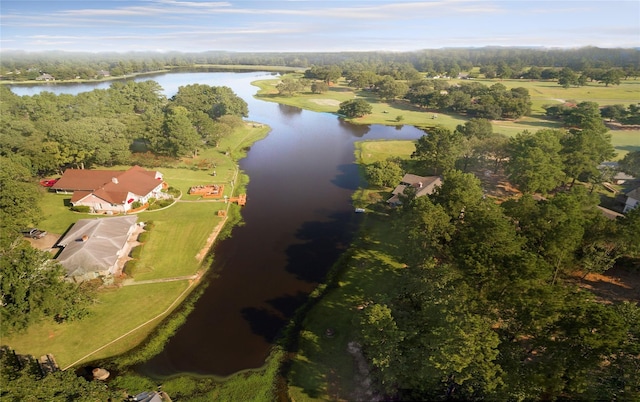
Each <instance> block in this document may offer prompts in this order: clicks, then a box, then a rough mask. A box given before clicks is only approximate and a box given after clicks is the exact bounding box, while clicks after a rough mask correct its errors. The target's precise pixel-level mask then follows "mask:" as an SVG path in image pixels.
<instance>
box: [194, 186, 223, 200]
mask: <svg viewBox="0 0 640 402" xmlns="http://www.w3.org/2000/svg"><path fill="white" fill-rule="evenodd" d="M189 194H191V195H201V196H202V198H222V196H223V195H224V185H222V184H208V185H204V186H193V187H191V188H190V189H189Z"/></svg>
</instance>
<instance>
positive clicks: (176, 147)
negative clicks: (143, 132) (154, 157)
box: [163, 106, 202, 157]
mask: <svg viewBox="0 0 640 402" xmlns="http://www.w3.org/2000/svg"><path fill="white" fill-rule="evenodd" d="M188 113H189V112H188V111H187V109H185V108H184V107H182V106H176V107H172V108H170V109H169V110H167V112H166V115H165V121H164V126H163V132H164V141H165V143H164V147H165V148H164V149H165V150H166V152H167V153H168V154H169V155H171V156H177V157H180V156H185V155H191V156H193V157H195V156H196V155H197V152H198V151H197V148H198V146H199V145H201V144H202V141H201V139H200V136H199V135H198V132H197V131H196V129H195V128H194V127H193V126H192V125H191V120H190V119H189V117H188Z"/></svg>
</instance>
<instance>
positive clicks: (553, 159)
mask: <svg viewBox="0 0 640 402" xmlns="http://www.w3.org/2000/svg"><path fill="white" fill-rule="evenodd" d="M561 136H562V132H561V131H557V130H539V131H537V132H536V133H535V134H531V133H530V132H528V131H523V132H521V133H519V134H517V135H516V136H515V137H513V138H511V139H510V140H509V145H508V154H509V161H508V162H507V166H506V172H507V174H508V175H509V180H511V182H512V183H514V184H515V185H516V186H518V188H519V189H520V190H521V191H522V192H524V193H533V192H537V191H540V192H542V193H546V192H548V191H550V190H552V189H554V188H556V187H557V186H558V185H559V184H560V182H561V181H562V179H563V178H564V173H563V172H562V158H561V156H560V150H561V149H562V148H561V145H560V137H561Z"/></svg>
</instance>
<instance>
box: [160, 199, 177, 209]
mask: <svg viewBox="0 0 640 402" xmlns="http://www.w3.org/2000/svg"><path fill="white" fill-rule="evenodd" d="M173 202H174V200H160V201H158V205H159V206H160V208H165V207H168V206H169V205H171V204H173Z"/></svg>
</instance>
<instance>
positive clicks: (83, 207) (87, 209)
mask: <svg viewBox="0 0 640 402" xmlns="http://www.w3.org/2000/svg"><path fill="white" fill-rule="evenodd" d="M71 210H72V211H74V212H82V213H85V214H88V213H89V212H91V207H90V206H88V205H77V206H73V207H71Z"/></svg>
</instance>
